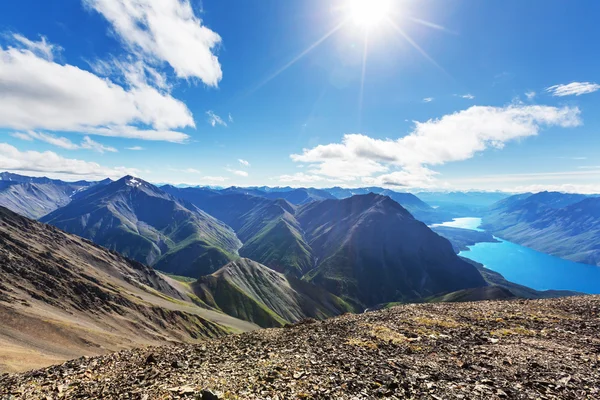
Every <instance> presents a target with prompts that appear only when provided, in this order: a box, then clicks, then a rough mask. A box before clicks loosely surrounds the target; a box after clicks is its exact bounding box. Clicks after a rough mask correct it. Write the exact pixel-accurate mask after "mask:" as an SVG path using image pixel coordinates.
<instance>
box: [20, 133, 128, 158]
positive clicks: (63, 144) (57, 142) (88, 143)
mask: <svg viewBox="0 0 600 400" xmlns="http://www.w3.org/2000/svg"><path fill="white" fill-rule="evenodd" d="M12 136H14V137H16V138H19V139H22V140H27V141H30V142H31V141H33V140H39V141H41V142H45V143H48V144H51V145H53V146H56V147H60V148H62V149H66V150H80V149H85V150H93V151H96V152H98V153H104V152H107V151H108V152H111V153H116V152H117V149H115V148H114V147H109V146H104V145H103V144H101V143H98V142H95V141H93V140H92V139H90V137H89V136H85V137H84V138H83V141H82V142H81V144H76V143H73V142H72V141H70V140H69V139H67V138H66V137H57V136H54V135H51V134H49V133H43V132H35V131H28V132H15V133H13V134H12Z"/></svg>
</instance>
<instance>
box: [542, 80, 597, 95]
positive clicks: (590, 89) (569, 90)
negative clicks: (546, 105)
mask: <svg viewBox="0 0 600 400" xmlns="http://www.w3.org/2000/svg"><path fill="white" fill-rule="evenodd" d="M597 90H600V85H599V84H597V83H592V82H571V83H568V84H565V85H554V86H550V87H548V88H546V92H548V93H550V94H551V95H552V96H555V97H563V96H581V95H582V94H588V93H594V92H595V91H597Z"/></svg>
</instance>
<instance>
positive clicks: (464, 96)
mask: <svg viewBox="0 0 600 400" xmlns="http://www.w3.org/2000/svg"><path fill="white" fill-rule="evenodd" d="M460 97H462V98H463V99H468V100H473V99H474V98H475V96H473V95H472V94H470V93H467V94H463V95H462V96H460Z"/></svg>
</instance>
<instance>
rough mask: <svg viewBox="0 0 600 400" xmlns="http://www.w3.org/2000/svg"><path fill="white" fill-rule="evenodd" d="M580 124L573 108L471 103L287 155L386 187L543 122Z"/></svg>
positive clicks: (318, 171) (414, 180)
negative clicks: (403, 127)
mask: <svg viewBox="0 0 600 400" xmlns="http://www.w3.org/2000/svg"><path fill="white" fill-rule="evenodd" d="M580 124H581V119H580V111H579V109H578V108H577V107H562V108H557V107H549V106H526V105H510V106H506V107H481V106H473V107H470V108H468V109H466V110H463V111H460V112H456V113H454V114H449V115H445V116H443V117H442V118H440V119H435V120H429V121H426V122H415V128H414V130H413V131H412V132H411V133H410V134H409V135H407V136H404V137H402V138H400V139H397V140H391V139H386V140H381V139H375V138H371V137H368V136H366V135H362V134H349V135H345V136H344V138H343V140H342V142H341V143H332V144H327V145H319V146H316V147H314V148H312V149H304V151H303V153H302V154H293V155H291V158H292V160H293V161H295V162H302V163H306V164H309V166H310V169H309V172H310V173H312V174H315V175H323V176H327V177H332V178H338V179H345V180H355V179H361V180H362V181H363V182H371V183H380V184H386V185H390V186H391V185H399V186H411V187H419V186H429V185H431V184H433V183H434V179H435V175H437V172H436V171H433V170H431V169H430V166H434V165H442V164H445V163H448V162H455V161H461V160H466V159H469V158H472V157H473V156H474V155H475V154H476V153H478V152H481V151H484V150H486V149H488V148H496V149H501V148H503V147H504V145H505V144H506V143H507V142H510V141H513V140H516V139H522V138H525V137H528V136H534V135H537V134H538V132H539V131H540V130H541V129H542V128H544V127H548V126H561V127H574V126H578V125H580ZM390 170H391V172H390ZM394 170H396V171H394ZM377 174H379V176H374V175H377ZM419 182H420V184H419Z"/></svg>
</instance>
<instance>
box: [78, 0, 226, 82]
mask: <svg viewBox="0 0 600 400" xmlns="http://www.w3.org/2000/svg"><path fill="white" fill-rule="evenodd" d="M82 1H83V2H84V4H86V5H87V6H89V7H90V8H92V9H94V10H96V11H97V12H99V13H100V14H102V15H103V16H104V17H105V18H106V19H107V20H108V21H109V22H110V23H111V25H112V28H113V30H114V32H115V33H116V34H117V35H118V36H119V38H121V40H122V42H123V43H124V44H125V45H126V46H128V47H129V48H130V49H131V50H132V51H133V52H135V53H136V54H139V55H140V56H141V57H143V58H144V59H145V60H147V61H149V62H151V63H162V62H166V63H168V64H169V65H170V66H171V67H172V68H173V70H174V71H175V74H176V75H177V76H178V77H179V78H186V79H187V78H199V79H200V80H202V81H203V82H204V83H205V84H206V85H209V86H217V85H218V83H219V81H220V80H221V78H222V75H223V74H222V71H221V65H220V64H219V60H218V58H217V56H216V55H215V54H214V50H215V49H216V48H217V46H218V45H219V44H220V43H221V37H220V36H219V35H218V34H217V33H215V32H213V31H212V30H210V29H208V28H207V27H206V26H203V25H202V20H201V19H200V18H198V17H197V16H196V15H195V13H194V10H193V8H192V5H191V4H190V1H189V0H161V1H155V0H82Z"/></svg>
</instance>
